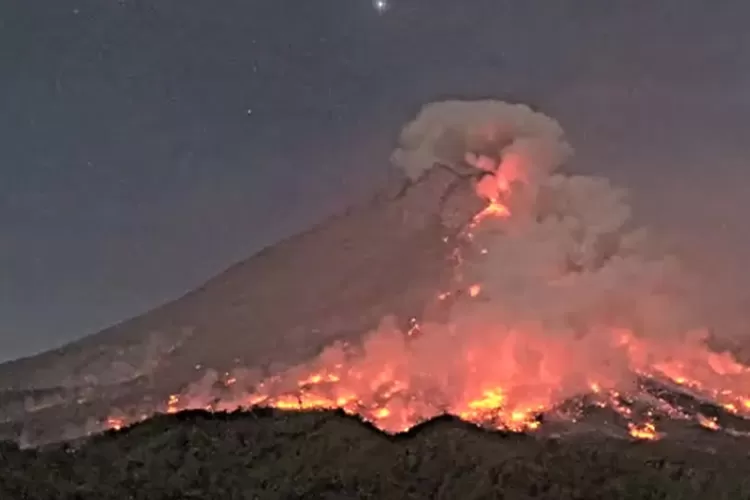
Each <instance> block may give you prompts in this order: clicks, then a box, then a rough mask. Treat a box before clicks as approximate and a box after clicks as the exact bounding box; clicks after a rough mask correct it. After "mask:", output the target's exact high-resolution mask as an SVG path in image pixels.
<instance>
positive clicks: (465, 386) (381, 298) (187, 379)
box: [0, 101, 750, 444]
mask: <svg viewBox="0 0 750 500" xmlns="http://www.w3.org/2000/svg"><path fill="white" fill-rule="evenodd" d="M570 153H571V149H570V147H569V145H568V144H567V142H566V141H565V139H564V135H563V132H562V129H561V128H560V127H559V125H558V124H557V122H555V121H554V120H552V119H551V118H549V117H547V116H545V115H543V114H541V113H538V112H535V111H533V110H531V109H530V108H528V107H526V106H523V105H517V104H508V103H503V102H499V101H477V102H461V101H450V102H442V103H434V104H431V105H428V106H426V107H425V108H424V109H423V110H422V111H421V112H420V114H419V115H418V116H417V117H416V118H415V120H414V121H413V122H411V123H409V124H408V125H407V126H406V127H405V128H404V130H403V131H402V133H401V136H400V139H399V144H398V148H397V149H396V150H395V152H394V154H393V157H392V164H393V167H395V168H392V169H391V172H392V174H393V175H392V176H391V177H390V181H389V182H388V183H387V184H386V185H385V186H382V187H380V188H379V189H376V190H375V191H376V194H375V196H374V197H373V198H372V199H370V200H367V201H366V202H364V203H362V204H360V205H358V206H356V207H353V208H351V209H350V210H348V211H347V212H346V213H344V214H341V215H339V216H336V217H333V218H331V219H329V220H327V221H325V222H323V223H322V224H320V225H318V226H317V227H315V228H313V229H311V230H310V231H308V232H306V233H303V234H300V235H298V236H295V237H292V238H290V239H288V240H285V241H283V242H281V243H279V244H277V245H275V246H273V247H270V248H267V249H265V250H263V251H261V252H260V253H258V254H257V255H255V256H253V257H251V258H250V259H248V260H246V261H244V262H242V263H239V264H237V265H235V266H233V267H231V268H229V269H228V270H226V271H225V272H223V273H222V274H220V275H219V276H217V277H215V278H213V279H211V280H210V281H208V282H207V283H206V284H205V285H203V286H202V287H200V288H199V289H197V290H195V291H192V292H190V293H188V294H187V295H185V296H183V297H181V298H179V299H177V300H175V301H173V302H170V303H168V304H165V305H163V306H161V307H159V308H157V309H155V310H153V311H151V312H149V313H147V314H144V315H142V316H139V317H136V318H134V319H131V320H128V321H125V322H123V323H121V324H119V325H116V326H113V327H111V328H109V329H106V330H104V331H102V332H100V333H98V334H95V335H92V336H90V337H86V338H84V339H82V340H80V341H78V342H74V343H71V344H69V345H67V346H64V347H62V348H60V349H56V350H53V351H50V352H46V353H42V354H40V355H37V356H34V357H30V358H26V359H21V360H17V361H13V362H10V363H6V364H4V365H1V366H0V391H2V392H0V421H1V422H2V423H1V424H0V433H1V434H2V437H3V438H9V439H15V440H21V441H23V442H25V443H29V444H37V443H45V442H50V441H58V440H64V439H71V438H76V437H79V436H81V435H85V434H90V433H95V432H99V431H101V430H104V429H111V428H120V427H122V426H124V425H127V424H129V423H133V422H135V421H138V420H143V419H146V418H148V417H150V416H151V415H153V414H155V413H174V412H178V411H181V410H185V409H208V410H222V411H224V410H232V409H234V408H237V407H249V406H256V405H260V406H270V407H276V408H281V409H285V410H295V409H297V410H308V409H343V410H344V411H345V412H347V413H351V414H357V415H360V416H362V417H363V418H365V419H367V420H369V421H371V422H373V423H374V424H375V425H376V426H377V427H379V428H381V429H382V430H384V431H387V432H390V433H398V432H402V431H407V430H408V429H410V428H412V427H413V426H414V425H416V424H418V423H419V422H422V421H425V420H428V419H430V418H433V417H435V416H438V415H442V414H451V415H456V416H458V417H460V418H461V419H463V420H466V421H469V422H472V423H475V424H477V425H480V426H487V427H492V428H502V429H506V430H510V431H517V432H533V433H538V434H539V435H560V434H564V435H579V434H581V433H582V432H595V433H600V434H601V433H607V434H611V435H614V436H621V437H627V438H636V439H659V438H664V437H668V436H672V437H677V438H680V437H684V436H686V435H690V436H692V437H691V439H692V440H693V441H695V442H697V441H696V438H695V436H703V437H706V436H710V439H711V440H712V442H716V440H717V436H721V439H725V440H726V439H740V438H742V437H744V436H746V435H748V433H749V432H750V421H749V420H747V419H746V417H747V416H750V367H748V366H745V365H744V364H742V363H741V362H740V361H739V360H738V359H737V358H736V357H735V356H734V355H733V354H732V353H730V352H718V351H715V350H713V349H711V348H710V347H709V345H708V336H707V334H706V333H705V332H706V328H705V325H702V324H701V322H700V321H701V318H699V317H696V314H695V310H696V308H695V307H694V304H692V303H691V302H690V300H691V299H690V297H692V296H691V295H690V294H688V293H685V290H684V289H685V286H686V284H685V283H686V281H685V280H684V279H682V278H683V271H682V268H681V267H680V266H679V265H677V264H676V263H675V261H674V259H673V258H672V257H671V256H665V255H661V254H659V253H658V252H655V251H654V249H653V248H652V247H651V246H649V244H648V241H647V238H645V236H644V233H643V232H642V231H640V230H639V228H633V227H632V224H631V223H630V221H629V207H628V206H627V203H626V201H625V196H624V193H623V191H621V190H619V189H616V188H614V187H613V186H611V185H610V183H609V182H608V181H607V180H606V179H601V178H595V177H589V176H580V175H570V174H567V173H564V172H563V171H562V170H561V168H560V167H561V166H562V165H564V164H565V163H566V162H567V160H568V158H569V157H570ZM696 433H697V434H696Z"/></svg>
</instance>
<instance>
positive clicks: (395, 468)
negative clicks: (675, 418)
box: [0, 409, 750, 500]
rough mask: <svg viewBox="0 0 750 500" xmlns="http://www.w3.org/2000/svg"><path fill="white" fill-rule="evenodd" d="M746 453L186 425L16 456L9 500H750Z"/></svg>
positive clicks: (602, 441)
mask: <svg viewBox="0 0 750 500" xmlns="http://www.w3.org/2000/svg"><path fill="white" fill-rule="evenodd" d="M739 450H740V449H739V448H737V447H732V449H731V450H727V451H721V450H719V451H718V452H709V451H701V450H697V449H694V448H693V447H690V446H688V445H687V444H684V443H678V442H674V441H667V440H665V441H661V442H655V443H643V442H639V443H633V442H628V441H624V440H617V439H608V438H604V437H593V436H588V437H583V436H580V437H577V438H566V439H558V440H555V439H539V438H536V437H532V436H525V435H517V434H505V433H499V432H489V431H484V430H480V429H478V428H476V427H473V426H471V425H468V424H465V423H462V422H460V421H457V420H453V419H450V418H438V419H436V420H433V421H431V422H428V423H425V424H422V425H420V426H418V427H416V428H414V429H412V430H411V431H410V432H408V433H406V434H403V435H400V436H396V437H391V436H387V435H385V434H382V433H380V432H379V431H377V430H376V429H374V428H373V427H371V426H369V425H367V424H365V423H363V422H361V421H359V420H358V419H356V418H353V417H348V416H345V415H343V414H342V413H339V412H309V413H285V412H280V411H275V410H266V409H259V410H255V411H253V412H235V413H231V414H211V413H207V412H194V411H193V412H183V413H181V414H177V415H171V416H157V417H155V418H153V419H151V420H148V421H146V422H143V423H141V424H138V425H135V426H133V427H130V428H127V429H124V430H122V431H119V432H114V431H111V432H108V433H106V434H103V435H99V436H95V437H92V438H89V439H88V440H86V441H82V442H79V443H75V444H71V443H68V444H66V445H59V446H54V447H48V448H45V449H37V450H30V449H29V450H19V449H18V448H17V447H15V445H12V444H9V443H6V444H5V445H3V447H2V450H1V455H0V471H1V473H2V476H1V477H0V498H2V499H12V500H20V499H35V500H43V499H63V498H80V499H88V498H91V499H97V500H100V499H101V500H105V499H150V500H153V499H162V498H171V499H191V498H200V499H202V500H206V499H221V500H231V499H277V498H278V499H294V498H305V499H315V498H326V499H333V498H337V499H352V498H385V499H397V498H414V499H416V498H420V499H421V498H424V499H451V500H452V499H461V500H465V499H479V498H505V499H526V498H546V499H550V500H565V499H604V498H606V499H619V498H622V499H625V498H627V499H639V500H643V499H656V498H659V499H676V500H677V499H679V500H686V499H693V498H695V499H701V500H704V499H706V498H711V499H712V500H720V499H727V500H739V499H746V498H750V458H748V455H747V453H746V452H744V451H739Z"/></svg>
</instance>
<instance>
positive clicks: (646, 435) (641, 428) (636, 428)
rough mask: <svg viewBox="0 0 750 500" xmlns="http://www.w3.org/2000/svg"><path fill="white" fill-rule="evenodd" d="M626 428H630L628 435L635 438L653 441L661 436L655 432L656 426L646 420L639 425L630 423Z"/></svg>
mask: <svg viewBox="0 0 750 500" xmlns="http://www.w3.org/2000/svg"><path fill="white" fill-rule="evenodd" d="M628 428H629V430H630V435H631V436H632V437H634V438H635V439H644V440H647V441H655V440H657V439H659V438H660V437H661V435H660V434H659V433H658V432H656V426H655V425H654V424H653V422H646V423H645V424H641V425H636V424H632V423H631V424H629V425H628Z"/></svg>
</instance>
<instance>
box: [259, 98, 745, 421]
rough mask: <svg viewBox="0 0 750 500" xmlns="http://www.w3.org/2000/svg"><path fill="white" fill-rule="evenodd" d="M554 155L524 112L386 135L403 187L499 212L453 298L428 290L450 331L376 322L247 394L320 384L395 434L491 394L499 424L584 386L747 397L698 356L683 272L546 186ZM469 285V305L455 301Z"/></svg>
mask: <svg viewBox="0 0 750 500" xmlns="http://www.w3.org/2000/svg"><path fill="white" fill-rule="evenodd" d="M570 155H571V148H570V146H569V145H568V144H567V142H566V141H565V138H564V134H563V131H562V128H561V127H560V125H559V124H558V123H557V122H555V121H554V120H552V119H551V118H549V117H547V116H545V115H543V114H541V113H538V112H534V111H532V110H531V109H530V108H528V107H526V106H523V105H517V104H508V103H504V102H499V101H478V102H459V101H449V102H442V103H434V104H430V105H428V106H426V107H425V108H424V109H423V110H422V111H421V112H420V113H419V114H418V116H417V117H416V119H415V120H414V121H413V122H411V123H409V124H408V125H407V126H406V127H405V128H404V130H403V132H402V133H401V136H400V140H399V146H398V148H397V149H396V150H395V152H394V153H393V156H392V159H393V163H394V164H395V165H396V166H398V167H400V168H402V169H403V170H404V171H405V173H406V174H407V175H408V176H409V177H410V178H411V179H412V180H415V181H416V180H418V179H419V178H420V177H422V175H424V174H425V173H426V172H427V171H428V170H429V169H431V168H434V166H435V165H436V164H442V165H443V166H447V167H449V168H451V169H453V170H455V171H456V172H458V173H461V174H471V175H468V177H470V178H473V182H474V183H475V184H474V187H475V190H476V193H477V195H478V196H480V197H482V198H485V199H486V200H488V202H489V203H490V207H493V206H494V207H504V208H503V210H506V209H507V212H503V213H502V215H503V216H491V215H490V216H487V217H484V218H482V220H481V222H478V223H476V224H473V225H472V226H471V227H469V228H467V231H466V232H465V234H464V236H465V237H466V239H467V240H468V244H467V245H465V246H463V247H462V250H461V259H460V260H461V264H460V266H459V269H457V270H456V271H457V273H456V280H455V283H454V289H452V290H442V291H440V290H436V291H435V292H436V301H437V300H439V299H438V296H443V297H444V296H450V297H452V298H453V297H458V299H456V300H455V301H453V300H451V301H448V302H449V303H450V306H449V307H450V315H449V317H450V319H449V320H448V321H447V322H445V321H439V322H438V321H432V322H431V321H430V318H424V321H423V324H421V325H420V328H419V330H418V331H417V332H416V333H415V332H411V333H412V334H410V335H408V336H407V335H405V333H404V332H402V331H400V330H399V329H398V328H397V326H396V322H395V321H393V320H392V319H391V318H385V319H384V321H383V323H382V325H381V326H380V327H379V328H378V329H376V330H375V331H373V332H370V333H369V334H368V335H367V336H365V338H364V339H363V342H362V345H361V346H359V347H358V348H357V349H354V351H352V348H351V346H347V345H334V346H331V347H330V348H328V349H326V350H325V351H324V352H323V353H322V355H321V356H320V357H319V358H318V359H316V360H315V361H313V363H311V364H310V365H308V366H300V367H296V368H294V369H292V370H289V371H288V372H286V373H282V374H280V375H279V376H277V377H273V378H272V379H270V380H268V381H266V382H265V383H263V384H261V386H262V388H261V393H262V394H263V395H266V396H269V397H270V401H273V400H274V399H273V398H274V397H275V395H279V394H283V393H288V392H290V391H291V392H294V390H296V389H297V387H298V385H297V384H298V382H299V381H300V380H304V379H306V378H307V376H309V374H310V373H316V374H318V375H317V377H318V379H317V380H321V379H324V380H335V381H336V384H334V386H333V388H332V389H330V390H331V391H332V393H331V394H328V397H329V399H330V400H331V401H339V402H341V401H344V402H346V405H348V404H349V403H350V402H352V401H354V402H356V404H357V405H359V406H363V407H365V408H377V407H378V406H381V407H382V405H383V404H384V402H387V408H388V409H389V410H390V411H389V412H388V415H389V416H385V417H382V418H381V419H380V420H379V421H380V422H381V423H383V424H384V425H385V426H386V427H391V428H393V429H398V428H403V427H404V426H405V425H407V424H408V423H409V422H412V423H413V422H414V420H415V419H419V418H427V417H431V416H433V415H435V414H437V413H440V412H442V411H449V412H461V411H463V410H466V408H467V403H468V402H470V401H473V400H476V399H477V398H481V397H482V395H483V394H485V395H486V394H487V391H490V393H491V392H492V391H494V390H495V389H496V388H498V387H500V388H502V393H503V398H504V399H503V405H504V406H505V407H506V408H507V409H508V410H509V411H510V412H513V411H515V410H520V411H527V410H530V409H539V408H549V407H550V406H551V405H554V404H555V403H559V402H562V400H564V399H566V398H569V397H571V396H574V395H577V394H580V393H582V392H588V391H589V390H591V387H594V386H596V387H599V388H602V389H613V390H614V389H616V390H621V389H623V388H627V387H629V385H630V384H631V383H632V382H633V381H634V378H635V377H634V375H635V374H643V373H649V374H654V373H658V372H659V370H661V371H662V373H664V374H666V376H669V377H678V378H682V377H683V376H684V377H693V378H698V379H700V380H701V381H703V382H708V381H711V382H713V383H715V382H716V380H719V379H720V380H723V381H724V382H725V383H729V381H728V379H727V378H726V377H725V376H724V375H725V374H726V373H730V372H731V376H732V377H734V379H732V381H731V382H732V384H733V385H736V386H746V387H750V379H749V378H748V377H749V376H750V375H749V374H748V371H747V370H745V369H744V368H742V367H740V366H739V365H736V364H733V363H734V362H733V360H732V359H731V356H729V357H727V355H723V356H724V357H722V356H720V355H715V354H712V353H710V351H709V350H708V349H707V348H706V347H705V345H704V344H705V338H706V336H705V335H704V334H702V333H700V332H701V329H700V321H699V318H696V317H695V316H696V315H695V314H694V308H693V307H692V306H691V303H690V301H689V300H688V294H687V293H686V286H687V281H686V280H685V275H684V274H683V270H682V269H681V268H680V266H679V265H678V262H677V261H676V260H675V259H673V258H672V257H670V256H669V255H664V254H661V253H658V252H654V251H653V249H652V248H651V247H650V245H649V242H648V238H646V233H645V231H643V230H642V229H639V228H633V227H631V222H630V213H631V211H630V207H629V205H628V203H627V199H626V193H625V192H624V191H623V190H621V189H617V188H615V187H614V186H612V185H611V184H610V182H609V181H608V180H607V179H603V178H597V177H590V176H580V175H568V174H563V173H558V172H557V170H558V167H560V166H561V165H562V164H563V163H564V162H566V161H567V159H568V158H569V157H570ZM475 285H478V286H479V287H480V288H479V290H480V291H479V293H467V290H470V289H471V288H474V286H475ZM440 292H443V293H440ZM696 332H697V333H696ZM717 356H719V357H717ZM675 360H677V361H680V360H682V361H684V362H682V363H679V362H678V363H675ZM665 367H666V368H665ZM667 368H668V369H669V370H668V371H669V373H666V372H665V370H666V369H667ZM321 374H323V375H321ZM722 377H724V378H722ZM337 404H341V403H337ZM405 415H406V416H405ZM388 419H392V420H390V421H389V420H388Z"/></svg>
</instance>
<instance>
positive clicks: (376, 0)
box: [372, 0, 390, 14]
mask: <svg viewBox="0 0 750 500" xmlns="http://www.w3.org/2000/svg"><path fill="white" fill-rule="evenodd" d="M372 6H373V7H374V8H375V10H376V11H377V12H378V14H383V13H384V12H385V11H386V10H388V8H389V7H390V5H389V4H388V0H372Z"/></svg>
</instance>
